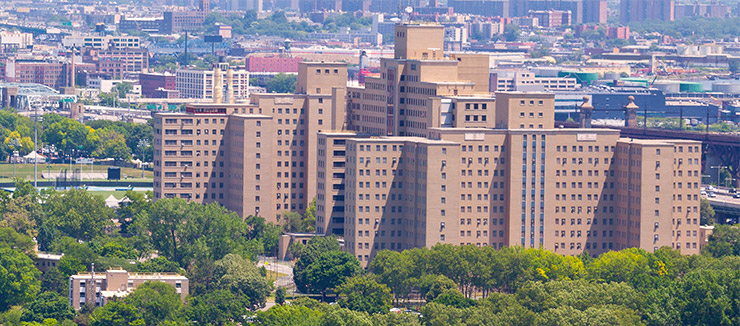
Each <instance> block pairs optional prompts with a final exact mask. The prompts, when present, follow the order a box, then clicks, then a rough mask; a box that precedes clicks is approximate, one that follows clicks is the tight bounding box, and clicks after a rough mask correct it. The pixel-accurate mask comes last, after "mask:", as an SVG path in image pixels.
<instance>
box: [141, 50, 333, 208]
mask: <svg viewBox="0 0 740 326" xmlns="http://www.w3.org/2000/svg"><path fill="white" fill-rule="evenodd" d="M299 71H300V72H299V79H298V82H297V83H296V91H297V92H296V94H253V95H252V96H251V97H250V98H249V102H244V103H220V102H223V101H222V99H221V100H217V101H216V102H217V103H207V104H192V105H188V106H187V108H186V112H184V113H158V114H156V115H155V117H154V154H155V161H154V198H155V199H158V198H165V197H168V198H171V197H180V198H184V199H187V200H190V201H195V202H199V203H207V202H218V203H221V204H222V205H224V206H225V207H226V208H228V209H231V210H233V211H235V212H237V213H238V214H239V215H240V216H242V217H246V216H248V215H259V216H263V217H265V218H266V219H267V220H268V221H277V220H279V215H280V214H281V212H283V211H285V210H288V211H303V210H305V208H306V207H307V205H308V203H309V202H310V201H311V200H312V199H313V198H314V197H315V195H316V171H317V168H316V161H317V159H316V142H317V140H316V137H317V132H318V131H319V130H321V129H327V130H335V129H341V128H342V127H343V126H344V125H345V124H346V122H345V120H346V117H345V115H344V112H345V111H344V103H345V102H344V97H345V92H346V80H347V67H346V65H345V64H342V63H310V62H303V63H300V65H299ZM214 84H219V83H218V82H214ZM217 88H218V87H217Z"/></svg>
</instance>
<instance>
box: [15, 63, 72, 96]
mask: <svg viewBox="0 0 740 326" xmlns="http://www.w3.org/2000/svg"><path fill="white" fill-rule="evenodd" d="M73 69H74V66H73V65H71V64H69V63H64V62H46V61H40V60H27V61H26V60H23V61H21V60H17V61H16V60H13V59H9V60H8V61H7V62H6V64H5V69H4V70H5V71H4V74H5V80H6V81H8V82H16V83H37V84H42V85H46V86H49V87H51V88H54V89H58V90H61V89H62V88H64V87H68V86H73V85H74V83H73V79H74V73H73V72H72V70H73Z"/></svg>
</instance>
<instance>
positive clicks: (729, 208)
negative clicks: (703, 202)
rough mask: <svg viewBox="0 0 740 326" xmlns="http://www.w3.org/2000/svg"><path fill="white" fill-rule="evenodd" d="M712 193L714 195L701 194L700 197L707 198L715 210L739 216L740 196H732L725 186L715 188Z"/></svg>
mask: <svg viewBox="0 0 740 326" xmlns="http://www.w3.org/2000/svg"><path fill="white" fill-rule="evenodd" d="M714 194H715V195H716V196H715V197H709V196H708V195H702V198H706V199H707V200H709V204H710V205H712V208H713V209H714V210H715V212H717V213H722V214H723V215H727V216H735V218H740V198H733V195H734V194H731V193H730V192H729V188H725V187H720V188H719V189H717V190H715V191H714ZM728 220H729V219H728Z"/></svg>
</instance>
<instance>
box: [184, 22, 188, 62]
mask: <svg viewBox="0 0 740 326" xmlns="http://www.w3.org/2000/svg"><path fill="white" fill-rule="evenodd" d="M184 63H185V65H184V66H185V67H187V65H188V31H185V60H184Z"/></svg>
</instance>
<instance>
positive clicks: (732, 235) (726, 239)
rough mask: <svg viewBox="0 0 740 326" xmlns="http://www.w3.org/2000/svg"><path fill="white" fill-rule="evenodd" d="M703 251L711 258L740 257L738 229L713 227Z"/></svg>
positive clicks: (721, 226)
mask: <svg viewBox="0 0 740 326" xmlns="http://www.w3.org/2000/svg"><path fill="white" fill-rule="evenodd" d="M703 251H704V252H705V253H707V254H709V255H711V256H713V257H723V256H729V255H735V256H737V255H740V228H738V227H736V226H731V225H715V226H714V230H712V234H711V235H710V236H709V243H707V245H706V246H705V247H704V249H703Z"/></svg>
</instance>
